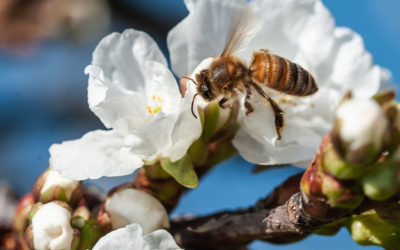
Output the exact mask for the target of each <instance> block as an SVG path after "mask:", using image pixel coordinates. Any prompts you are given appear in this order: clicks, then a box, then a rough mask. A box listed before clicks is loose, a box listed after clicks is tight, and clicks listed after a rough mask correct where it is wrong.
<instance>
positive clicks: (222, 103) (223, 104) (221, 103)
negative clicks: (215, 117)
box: [218, 97, 228, 109]
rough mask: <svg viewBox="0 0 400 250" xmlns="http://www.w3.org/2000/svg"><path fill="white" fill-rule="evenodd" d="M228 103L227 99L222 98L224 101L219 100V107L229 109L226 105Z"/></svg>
mask: <svg viewBox="0 0 400 250" xmlns="http://www.w3.org/2000/svg"><path fill="white" fill-rule="evenodd" d="M227 101H228V99H227V98H225V97H222V99H221V100H219V102H218V106H219V107H220V108H223V109H226V108H227V107H228V106H227V105H226V104H225V103H226V102H227Z"/></svg>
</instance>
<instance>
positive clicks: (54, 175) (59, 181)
mask: <svg viewBox="0 0 400 250" xmlns="http://www.w3.org/2000/svg"><path fill="white" fill-rule="evenodd" d="M32 193H33V196H34V197H35V200H36V201H40V202H43V203H47V202H50V201H53V200H59V201H64V202H67V203H68V204H69V205H72V206H73V205H75V204H76V203H78V201H79V200H80V199H81V198H82V195H83V188H82V183H81V182H79V181H75V180H71V179H68V178H64V177H62V176H61V175H60V174H59V173H58V172H57V171H55V170H52V169H47V170H46V171H45V172H44V173H43V174H42V175H41V176H40V177H39V178H38V179H37V181H36V182H35V184H34V186H33V189H32Z"/></svg>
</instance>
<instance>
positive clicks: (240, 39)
mask: <svg viewBox="0 0 400 250" xmlns="http://www.w3.org/2000/svg"><path fill="white" fill-rule="evenodd" d="M258 27H259V23H258V19H257V17H256V14H255V13H254V10H253V8H252V6H251V5H248V7H246V8H245V9H244V10H243V11H242V12H241V13H240V14H239V15H238V16H237V17H236V18H234V21H233V22H232V24H231V27H230V35H229V36H228V40H227V42H226V45H225V48H224V51H223V52H222V54H221V57H226V56H228V55H230V54H235V53H236V52H238V50H240V49H241V48H243V47H244V46H245V45H246V44H247V43H248V42H249V41H250V40H251V39H252V38H253V36H254V35H255V33H256V31H257V30H258Z"/></svg>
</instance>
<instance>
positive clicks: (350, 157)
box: [333, 99, 389, 164]
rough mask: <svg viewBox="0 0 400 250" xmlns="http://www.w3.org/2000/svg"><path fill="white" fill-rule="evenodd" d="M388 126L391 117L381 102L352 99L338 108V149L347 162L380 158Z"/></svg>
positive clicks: (364, 161) (369, 160)
mask: <svg viewBox="0 0 400 250" xmlns="http://www.w3.org/2000/svg"><path fill="white" fill-rule="evenodd" d="M388 128H389V122H388V119H387V117H386V115H385V113H384V112H383V110H382V109H381V107H380V106H379V105H378V103H376V102H375V101H373V100H368V99H350V100H348V101H345V102H343V103H342V104H341V105H340V106H339V108H338V109H337V111H336V122H335V128H334V131H333V138H335V139H334V140H333V142H334V146H335V149H336V150H337V151H338V153H339V154H340V155H341V157H342V158H343V159H344V160H345V161H347V162H350V163H356V164H370V163H371V162H373V161H375V160H377V158H379V156H380V154H381V152H382V148H383V146H384V145H383V144H384V141H385V138H386V133H387V131H388Z"/></svg>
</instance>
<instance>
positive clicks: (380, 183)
mask: <svg viewBox="0 0 400 250" xmlns="http://www.w3.org/2000/svg"><path fill="white" fill-rule="evenodd" d="M361 183H362V187H363V191H364V193H365V195H366V196H367V197H368V198H370V199H372V200H378V201H382V200H386V199H388V198H390V197H391V196H393V195H394V194H395V193H396V192H397V191H398V190H399V188H400V167H399V166H398V164H397V163H393V162H385V163H381V164H376V165H375V166H373V168H372V169H371V170H370V171H369V172H368V173H367V174H366V175H365V176H363V178H362V180H361Z"/></svg>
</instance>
